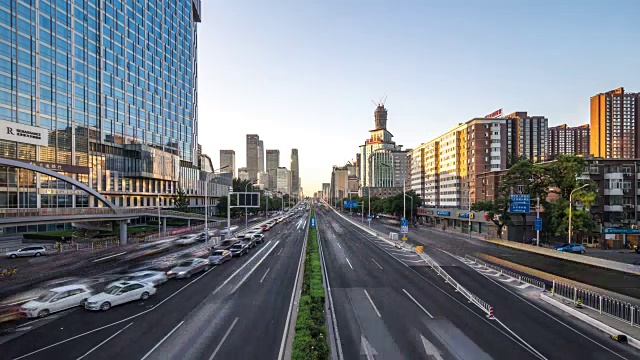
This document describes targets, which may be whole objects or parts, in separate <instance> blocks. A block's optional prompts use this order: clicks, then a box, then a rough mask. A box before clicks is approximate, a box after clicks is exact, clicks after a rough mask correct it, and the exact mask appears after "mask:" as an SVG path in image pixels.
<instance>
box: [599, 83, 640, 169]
mask: <svg viewBox="0 0 640 360" xmlns="http://www.w3.org/2000/svg"><path fill="white" fill-rule="evenodd" d="M639 98H640V93H625V91H624V88H617V89H615V90H611V91H608V92H606V93H600V94H597V95H595V96H592V97H591V133H590V148H589V150H590V151H591V154H592V155H593V156H595V157H602V158H613V159H615V158H627V159H628V158H639V157H640V140H639V136H640V134H638V131H639V130H640V129H639V128H638V121H639V120H640V117H639V115H640V110H639V109H638V101H639Z"/></svg>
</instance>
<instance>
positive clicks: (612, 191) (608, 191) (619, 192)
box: [604, 189, 623, 196]
mask: <svg viewBox="0 0 640 360" xmlns="http://www.w3.org/2000/svg"><path fill="white" fill-rule="evenodd" d="M622 194H623V191H622V189H604V195H605V196H607V195H618V196H622Z"/></svg>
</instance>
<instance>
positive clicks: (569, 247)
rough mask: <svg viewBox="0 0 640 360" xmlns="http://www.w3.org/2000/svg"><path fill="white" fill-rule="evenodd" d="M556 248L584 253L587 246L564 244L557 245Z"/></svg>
mask: <svg viewBox="0 0 640 360" xmlns="http://www.w3.org/2000/svg"><path fill="white" fill-rule="evenodd" d="M554 249H556V250H558V251H563V252H570V253H574V254H584V253H585V248H584V246H583V245H582V244H562V245H558V246H555V247H554Z"/></svg>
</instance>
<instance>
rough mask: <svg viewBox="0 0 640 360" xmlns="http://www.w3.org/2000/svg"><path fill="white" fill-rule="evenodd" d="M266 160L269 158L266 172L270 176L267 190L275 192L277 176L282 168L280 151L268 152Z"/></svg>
mask: <svg viewBox="0 0 640 360" xmlns="http://www.w3.org/2000/svg"><path fill="white" fill-rule="evenodd" d="M266 158H267V163H266V167H267V170H266V171H267V174H268V176H269V181H268V184H267V188H268V189H270V190H274V189H275V188H276V187H277V186H276V174H277V170H278V168H279V167H280V150H267V151H266Z"/></svg>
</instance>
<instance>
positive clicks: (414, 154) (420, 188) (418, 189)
mask: <svg viewBox="0 0 640 360" xmlns="http://www.w3.org/2000/svg"><path fill="white" fill-rule="evenodd" d="M424 150H425V149H424V147H423V146H418V147H417V148H415V149H411V150H409V151H408V152H407V161H408V172H409V182H408V183H407V187H408V189H410V190H413V191H415V193H416V194H418V195H419V196H420V197H421V198H422V199H424V198H425V196H426V193H425V188H424V185H425V181H424V176H425V171H424V166H425V158H424V156H425V153H424Z"/></svg>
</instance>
